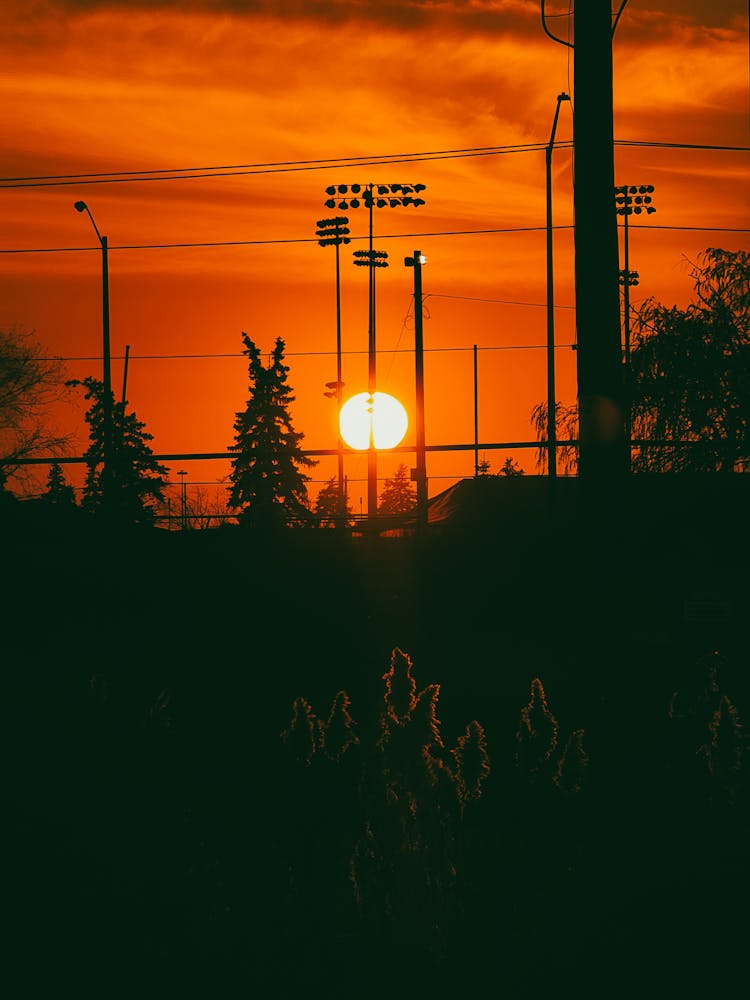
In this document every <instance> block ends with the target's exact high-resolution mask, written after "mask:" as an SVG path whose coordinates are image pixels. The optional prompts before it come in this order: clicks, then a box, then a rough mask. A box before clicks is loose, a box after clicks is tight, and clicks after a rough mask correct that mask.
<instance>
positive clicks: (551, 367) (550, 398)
mask: <svg viewBox="0 0 750 1000" xmlns="http://www.w3.org/2000/svg"><path fill="white" fill-rule="evenodd" d="M569 100H570V97H569V96H568V95H567V94H566V93H562V94H558V95H557V105H556V106H555V117H554V119H553V121H552V131H551V133H550V137H549V143H548V144H547V148H546V150H545V167H546V171H545V176H546V189H547V474H548V475H549V477H550V481H551V480H553V479H555V478H556V477H557V401H556V398H555V283H554V271H553V266H552V150H553V148H554V145H555V133H556V132H557V119H558V118H559V116H560V105H561V104H562V102H563V101H569ZM550 485H551V483H550Z"/></svg>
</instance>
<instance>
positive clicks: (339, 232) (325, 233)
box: [315, 215, 351, 517]
mask: <svg viewBox="0 0 750 1000" xmlns="http://www.w3.org/2000/svg"><path fill="white" fill-rule="evenodd" d="M348 233H349V219H348V218H347V217H346V216H345V215H337V216H336V217H335V218H333V219H320V220H319V221H318V228H317V230H316V233H315V235H316V236H317V237H318V246H321V247H329V246H335V247H336V381H335V382H334V383H331V382H326V388H327V389H328V390H329V391H328V392H326V393H324V395H325V396H327V397H328V398H329V399H336V401H337V403H338V408H339V410H340V409H341V401H342V400H341V395H342V391H343V388H344V383H343V381H342V376H341V270H340V266H339V247H340V246H341V244H342V243H351V240H350V238H349V236H348ZM336 423H337V424H338V414H337V420H336ZM338 487H339V505H340V511H339V513H340V514H341V515H342V517H343V516H344V515H345V514H346V501H345V495H344V445H343V441H342V439H341V431H339V436H338Z"/></svg>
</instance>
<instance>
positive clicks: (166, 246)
mask: <svg viewBox="0 0 750 1000" xmlns="http://www.w3.org/2000/svg"><path fill="white" fill-rule="evenodd" d="M573 228H574V227H573V226H553V229H555V230H564V229H573ZM637 228H638V229H661V230H668V231H670V232H691V233H695V232H698V233H750V229H749V228H747V227H744V228H743V227H738V226H664V225H651V224H650V223H647V222H641V223H639V224H638V227H637ZM545 229H546V227H545V226H513V227H509V228H505V229H443V230H439V231H436V232H431V233H384V234H383V235H382V236H378V239H379V240H411V239H418V238H421V237H423V236H492V235H493V234H497V233H540V232H544V231H545ZM366 239H367V237H366V236H352V237H351V242H352V243H354V242H356V241H357V240H366ZM297 243H317V240H316V239H315V238H310V237H306V236H303V237H298V238H296V239H295V238H292V239H286V240H217V241H215V242H212V243H124V244H120V245H117V244H114V245H113V244H110V245H109V247H108V249H109V250H183V249H200V248H201V247H204V248H206V247H254V246H276V245H284V244H297ZM91 250H99V247H20V248H19V247H13V248H10V249H0V254H10V253H88V252H89V251H91Z"/></svg>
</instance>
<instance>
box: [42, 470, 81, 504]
mask: <svg viewBox="0 0 750 1000" xmlns="http://www.w3.org/2000/svg"><path fill="white" fill-rule="evenodd" d="M42 499H43V500H45V501H47V502H48V503H54V504H59V505H60V506H74V505H75V502H76V491H75V490H74V489H73V487H72V486H71V485H70V483H69V482H68V481H67V480H66V478H65V473H64V472H63V468H62V466H61V465H60V463H59V462H53V463H52V465H51V466H50V470H49V474H48V476H47V490H46V492H45V493H43V494H42Z"/></svg>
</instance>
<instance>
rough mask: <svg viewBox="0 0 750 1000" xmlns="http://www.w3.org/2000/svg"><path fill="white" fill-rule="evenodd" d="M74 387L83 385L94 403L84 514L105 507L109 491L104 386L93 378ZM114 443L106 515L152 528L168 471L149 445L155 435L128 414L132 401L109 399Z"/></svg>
mask: <svg viewBox="0 0 750 1000" xmlns="http://www.w3.org/2000/svg"><path fill="white" fill-rule="evenodd" d="M68 384H69V385H81V386H83V387H84V388H85V390H86V396H85V398H86V399H88V400H91V406H90V407H89V409H88V410H87V412H86V423H87V424H88V425H89V437H90V444H89V447H88V448H87V450H86V452H85V454H84V458H85V459H86V464H87V471H86V481H85V483H84V490H83V504H82V506H83V507H84V509H85V510H88V511H91V512H96V511H100V510H102V509H103V506H104V499H105V497H104V492H105V481H104V480H105V468H104V384H103V383H102V382H101V381H99V379H95V378H92V377H90V376H89V377H88V378H85V379H83V380H82V381H81V380H79V379H73V380H72V381H71V382H69V383H68ZM110 407H111V413H112V440H111V455H110V463H109V464H110V468H109V470H106V471H108V477H109V481H108V484H107V486H108V490H109V494H110V495H109V496H108V498H107V511H106V512H107V513H108V515H109V516H111V517H113V518H114V519H116V520H120V521H126V522H129V523H132V524H153V523H154V517H155V507H156V504H158V503H162V502H163V501H164V490H165V488H166V485H167V481H166V476H167V474H168V471H169V470H168V469H167V467H166V466H165V465H162V464H161V463H160V462H157V460H156V459H155V458H154V454H153V452H152V450H151V446H150V445H149V443H148V442H149V441H151V440H153V434H149V433H148V431H146V429H145V428H146V425H145V424H144V422H143V421H142V420H139V419H138V417H137V416H136V415H135V413H134V412H131V413H128V412H127V403H126V402H121V403H116V402H115V400H114V396H112V399H111V401H110Z"/></svg>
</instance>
